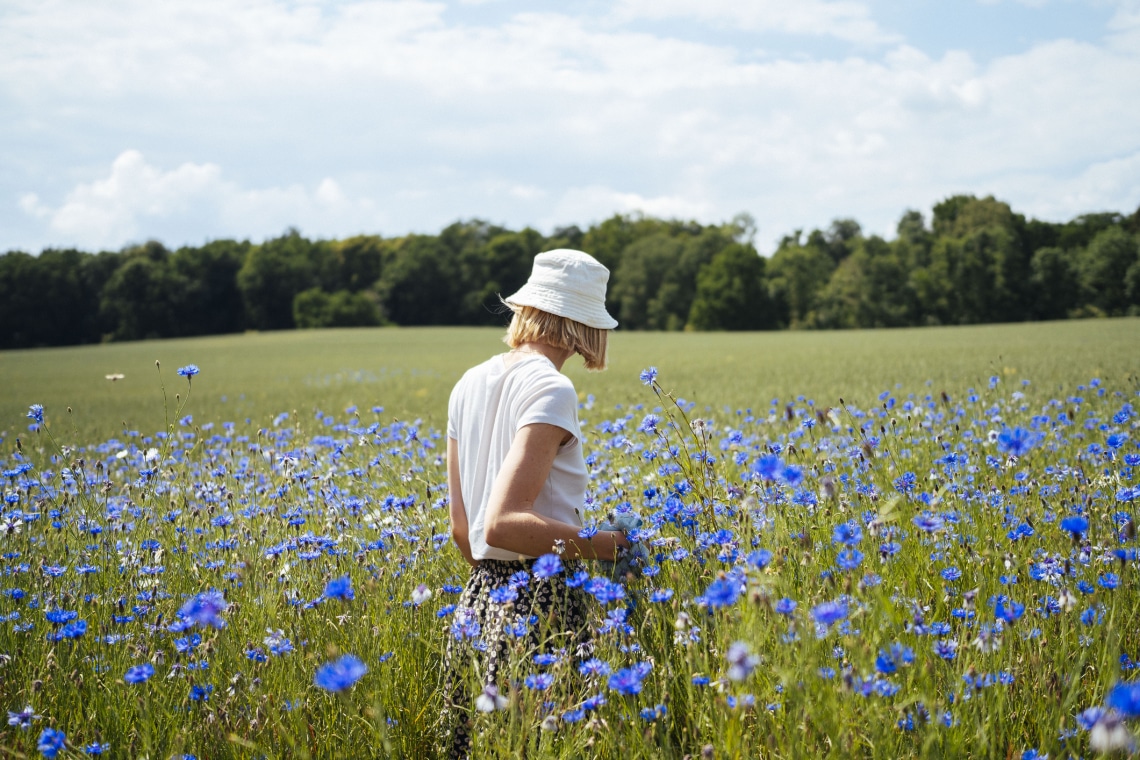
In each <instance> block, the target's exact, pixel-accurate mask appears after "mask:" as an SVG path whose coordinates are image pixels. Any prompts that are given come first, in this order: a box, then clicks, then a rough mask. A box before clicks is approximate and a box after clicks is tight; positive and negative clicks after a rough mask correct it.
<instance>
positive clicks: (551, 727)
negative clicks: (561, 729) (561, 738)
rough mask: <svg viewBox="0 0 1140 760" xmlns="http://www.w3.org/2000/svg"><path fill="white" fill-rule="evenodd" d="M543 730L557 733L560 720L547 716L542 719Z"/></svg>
mask: <svg viewBox="0 0 1140 760" xmlns="http://www.w3.org/2000/svg"><path fill="white" fill-rule="evenodd" d="M542 730H543V731H557V730H558V718H556V717H554V716H553V715H547V716H546V717H545V718H543V719H542Z"/></svg>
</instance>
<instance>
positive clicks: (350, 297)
mask: <svg viewBox="0 0 1140 760" xmlns="http://www.w3.org/2000/svg"><path fill="white" fill-rule="evenodd" d="M293 321H294V322H295V323H296V324H297V327H298V328H301V329H311V328H320V327H374V326H376V325H378V324H380V315H379V312H378V311H377V309H376V304H375V303H373V301H372V299H370V298H369V297H368V296H367V295H365V294H364V293H352V292H350V291H347V290H338V291H337V292H335V293H332V294H329V293H326V292H325V291H323V290H321V289H320V288H313V289H311V290H306V291H304V292H302V293H298V294H297V297H296V298H294V299H293Z"/></svg>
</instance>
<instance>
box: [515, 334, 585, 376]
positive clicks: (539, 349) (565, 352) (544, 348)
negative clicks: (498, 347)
mask: <svg viewBox="0 0 1140 760" xmlns="http://www.w3.org/2000/svg"><path fill="white" fill-rule="evenodd" d="M512 351H514V352H515V353H518V354H541V355H542V356H545V357H546V358H547V359H549V360H550V363H551V364H553V365H554V368H555V369H557V370H558V371H559V372H561V371H562V365H563V364H565V363H566V360H567V359H569V358H570V357H571V356H573V355H574V351H573V350H571V349H569V348H555V347H554V346H552V345H550V344H549V343H536V342H534V341H531V342H528V343H520V344H519V345H517V346H516V347H515V348H513V349H512Z"/></svg>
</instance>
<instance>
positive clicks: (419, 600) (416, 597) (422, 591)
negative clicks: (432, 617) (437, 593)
mask: <svg viewBox="0 0 1140 760" xmlns="http://www.w3.org/2000/svg"><path fill="white" fill-rule="evenodd" d="M428 599H431V589H430V588H428V587H427V586H425V585H424V584H422V583H421V584H420V585H418V586H416V588H415V590H414V591H412V604H414V605H416V606H417V607H419V606H420V605H421V604H423V603H424V602H426V601H427V600H428Z"/></svg>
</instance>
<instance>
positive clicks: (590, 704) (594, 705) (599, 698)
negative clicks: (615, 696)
mask: <svg viewBox="0 0 1140 760" xmlns="http://www.w3.org/2000/svg"><path fill="white" fill-rule="evenodd" d="M604 704H606V695H605V694H595V695H594V696H592V697H589V698H588V699H586V700H585V701H584V702H582V709H583V710H585V711H586V712H591V711H593V710H597V709H598V708H599V707H601V706H602V705H604Z"/></svg>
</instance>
